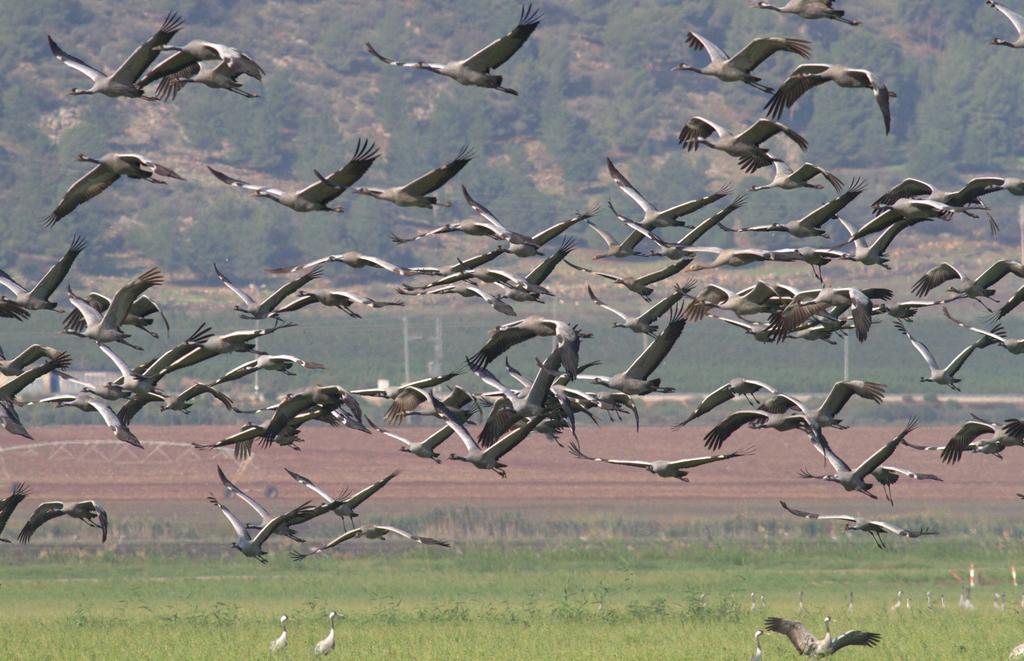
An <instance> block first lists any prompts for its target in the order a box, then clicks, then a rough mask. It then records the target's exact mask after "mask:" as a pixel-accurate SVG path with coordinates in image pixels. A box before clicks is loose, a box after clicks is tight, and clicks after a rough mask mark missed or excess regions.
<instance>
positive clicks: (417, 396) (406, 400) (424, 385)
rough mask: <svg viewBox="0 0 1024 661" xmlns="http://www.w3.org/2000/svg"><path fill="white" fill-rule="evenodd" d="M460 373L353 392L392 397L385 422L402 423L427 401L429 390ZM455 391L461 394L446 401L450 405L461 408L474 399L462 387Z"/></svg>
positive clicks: (365, 395) (362, 395)
mask: <svg viewBox="0 0 1024 661" xmlns="http://www.w3.org/2000/svg"><path fill="white" fill-rule="evenodd" d="M458 375H459V373H458V372H446V373H444V374H437V375H434V376H428V377H424V378H422V379H416V380H415V381H409V382H407V383H402V384H400V385H397V386H389V387H386V388H381V387H377V388H360V389H358V390H353V391H352V394H353V395H359V396H360V397H382V398H384V399H390V400H391V406H390V408H388V410H387V411H386V412H385V413H384V422H386V423H388V424H389V425H397V424H401V423H402V420H403V419H404V418H405V417H406V416H407V415H410V414H411V413H412V412H413V411H415V410H416V409H417V408H418V407H419V405H420V404H422V403H423V402H425V401H427V399H428V396H427V391H428V390H430V389H432V388H434V387H435V386H439V385H441V384H442V383H445V382H447V381H450V380H452V379H454V378H455V377H456V376H458ZM453 392H459V393H461V394H460V395H458V396H457V397H455V398H454V399H450V400H448V401H447V402H446V403H447V405H448V406H450V407H454V408H461V407H462V406H464V405H466V404H467V403H469V402H470V401H473V398H472V397H469V398H468V399H467V398H466V397H465V396H466V395H468V393H467V392H466V391H465V390H463V389H461V388H456V390H455V391H453Z"/></svg>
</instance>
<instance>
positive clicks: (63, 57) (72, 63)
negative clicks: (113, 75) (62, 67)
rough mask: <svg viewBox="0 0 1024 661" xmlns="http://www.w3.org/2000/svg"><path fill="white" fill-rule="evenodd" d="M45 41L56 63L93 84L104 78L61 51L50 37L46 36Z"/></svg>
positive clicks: (93, 69)
mask: <svg viewBox="0 0 1024 661" xmlns="http://www.w3.org/2000/svg"><path fill="white" fill-rule="evenodd" d="M46 40H47V41H48V42H49V43H50V52H51V53H53V56H54V57H55V58H57V60H58V61H60V62H62V63H63V64H66V65H67V66H69V67H71V68H72V69H74V70H75V71H77V72H78V73H81V74H83V75H85V76H88V77H89V79H90V80H92V81H93V82H96V81H97V80H99V79H100V78H106V76H107V74H105V73H103V72H102V71H100V70H99V69H97V68H96V67H94V66H92V65H90V64H86V63H85V62H84V61H83V60H80V59H78V58H77V57H75V56H74V55H71V54H70V53H67V52H65V51H64V50H63V49H61V47H60V46H58V45H57V42H56V41H54V40H53V37H51V36H50V35H46Z"/></svg>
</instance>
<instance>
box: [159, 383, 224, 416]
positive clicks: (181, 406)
mask: <svg viewBox="0 0 1024 661" xmlns="http://www.w3.org/2000/svg"><path fill="white" fill-rule="evenodd" d="M201 395H211V396H212V397H213V398H214V399H216V400H217V401H219V402H220V403H221V404H223V405H224V408H226V409H227V410H229V411H232V412H234V413H242V411H239V410H238V409H237V408H235V402H234V401H233V400H232V399H231V398H230V397H228V396H227V395H225V394H224V393H222V392H221V391H219V390H217V389H216V388H214V387H213V386H209V385H207V384H205V383H193V384H192V385H190V386H189V387H187V388H185V389H184V390H182V391H181V392H180V393H178V394H177V395H173V396H170V397H164V401H163V403H162V404H161V405H160V411H181V412H182V413H185V414H188V413H190V411H189V409H190V408H192V405H193V404H192V400H194V399H195V398H197V397H200V396H201Z"/></svg>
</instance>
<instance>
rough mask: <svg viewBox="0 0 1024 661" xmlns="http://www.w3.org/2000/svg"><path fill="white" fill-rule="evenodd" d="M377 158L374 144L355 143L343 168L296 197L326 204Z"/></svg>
mask: <svg viewBox="0 0 1024 661" xmlns="http://www.w3.org/2000/svg"><path fill="white" fill-rule="evenodd" d="M379 156H380V150H379V149H378V148H377V145H376V144H374V143H373V142H371V141H370V140H360V141H359V142H357V143H356V151H355V153H354V154H353V155H352V158H350V159H349V161H348V163H346V164H345V166H344V167H342V168H341V169H340V170H335V171H334V172H332V173H331V174H330V175H328V176H326V177H324V178H323V180H321V181H317V182H316V183H315V184H310V185H309V186H306V187H305V188H303V189H302V190H300V191H299V192H298V193H296V195H298V196H299V197H303V198H305V199H307V200H311V201H313V202H320V203H323V204H327V203H328V202H330V201H331V200H333V199H334V198H336V197H338V196H339V195H341V194H342V193H343V192H345V189H346V188H348V187H349V186H351V185H352V184H354V183H356V182H357V181H359V179H360V178H361V177H362V176H363V175H364V174H366V171H367V170H369V169H370V166H371V165H373V163H374V161H376V160H377V158H378V157H379Z"/></svg>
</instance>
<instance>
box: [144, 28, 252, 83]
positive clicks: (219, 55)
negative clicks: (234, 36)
mask: <svg viewBox="0 0 1024 661" xmlns="http://www.w3.org/2000/svg"><path fill="white" fill-rule="evenodd" d="M156 50H158V51H163V52H170V53H172V55H170V56H168V57H167V58H166V59H164V60H163V61H161V62H160V63H159V64H157V65H156V66H154V67H153V68H152V69H150V70H149V73H147V74H146V75H145V76H143V77H142V79H141V80H140V81H139V87H146V86H147V85H149V84H150V83H152V82H154V81H157V80H159V79H161V78H164V77H166V76H170V75H172V74H176V73H180V72H182V71H184V70H185V69H188V68H190V67H191V66H193V65H195V64H197V63H200V62H218V63H226V64H227V66H228V68H229V69H230V71H232V72H233V73H235V74H236V75H241V74H245V75H247V76H251V77H253V78H255V79H256V80H263V74H264V71H263V68H262V67H260V65H259V64H257V63H256V60H254V59H252V58H251V57H250V56H248V55H246V54H245V53H243V52H242V51H240V50H238V49H237V48H235V47H234V46H225V45H224V44H215V43H213V42H212V41H203V40H201V39H193V40H192V41H190V42H188V43H187V44H185V45H184V46H170V45H166V44H164V45H161V46H160V47H158V48H157V49H156Z"/></svg>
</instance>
